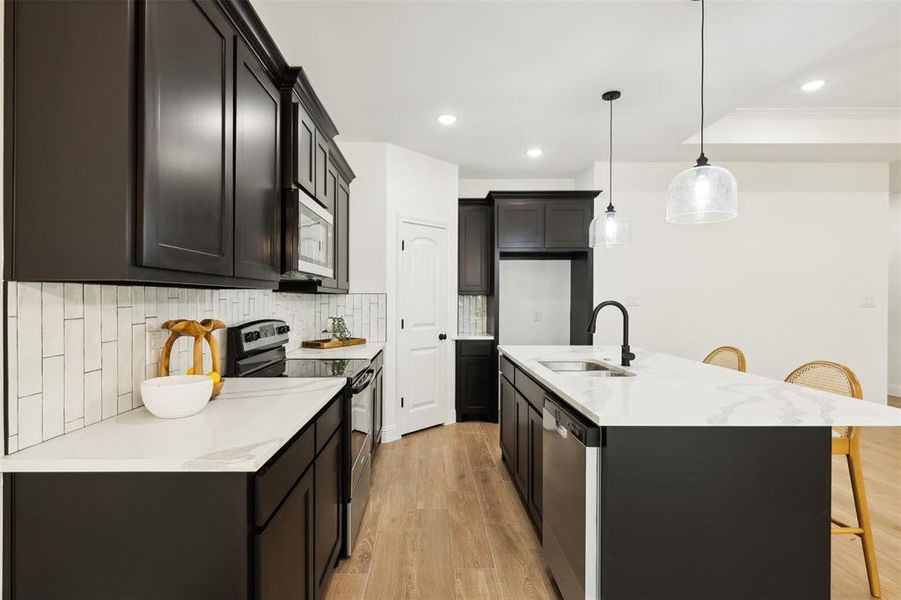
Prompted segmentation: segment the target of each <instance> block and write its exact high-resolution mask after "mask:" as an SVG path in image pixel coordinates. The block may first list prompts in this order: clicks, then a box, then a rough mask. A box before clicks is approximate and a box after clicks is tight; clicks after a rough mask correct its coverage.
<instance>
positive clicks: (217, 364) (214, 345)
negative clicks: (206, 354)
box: [160, 319, 225, 398]
mask: <svg viewBox="0 0 901 600" xmlns="http://www.w3.org/2000/svg"><path fill="white" fill-rule="evenodd" d="M224 328H225V323H223V322H222V321H220V320H218V319H204V320H203V321H200V322H197V321H191V320H189V319H175V320H171V321H166V322H165V323H163V326H162V329H168V330H169V331H170V332H171V333H170V334H169V339H167V340H166V343H165V344H164V345H163V349H162V352H161V353H160V377H167V376H168V375H169V357H170V356H171V354H172V347H173V346H174V345H175V341H176V340H177V339H178V338H180V337H182V336H187V337H193V338H194V374H195V375H203V341H204V340H206V343H207V344H209V345H210V355H211V357H212V359H213V360H212V363H213V370H212V372H213V373H216V374H218V375H219V381H218V383H217V382H215V380H214V382H213V393H212V395H211V398H215V397H216V396H218V395H219V392H221V391H222V386H223V385H224V383H225V382H224V381H222V356H221V354H220V353H219V342H217V341H216V338H215V337H214V336H213V332H214V331H216V330H217V329H224Z"/></svg>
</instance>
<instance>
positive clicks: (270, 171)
mask: <svg viewBox="0 0 901 600" xmlns="http://www.w3.org/2000/svg"><path fill="white" fill-rule="evenodd" d="M235 71H236V72H235V214H236V215H237V219H238V220H237V223H236V225H237V226H236V227H235V244H236V247H235V275H236V276H238V277H249V278H253V279H267V280H277V279H278V278H279V271H280V269H279V258H280V257H279V254H278V250H279V229H280V226H281V224H280V220H279V215H280V210H279V208H280V204H281V202H280V186H279V142H278V131H279V114H280V111H279V92H278V89H277V88H276V87H275V85H274V84H273V83H272V81H271V80H270V79H269V76H268V74H267V73H266V72H265V71H264V69H263V65H262V64H261V63H260V62H259V60H258V59H257V57H256V55H254V54H253V52H251V51H250V49H249V48H248V47H247V46H246V45H244V44H243V43H239V47H238V63H237V66H236V69H235Z"/></svg>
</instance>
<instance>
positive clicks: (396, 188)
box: [339, 142, 458, 442]
mask: <svg viewBox="0 0 901 600" xmlns="http://www.w3.org/2000/svg"><path fill="white" fill-rule="evenodd" d="M339 146H340V148H341V151H342V152H343V153H344V155H345V157H346V158H347V161H348V163H349V164H350V166H351V168H353V170H354V172H355V173H356V175H357V179H355V180H354V182H353V183H352V184H351V185H352V188H351V189H352V192H351V201H352V202H353V203H354V204H353V211H358V210H359V211H360V212H358V213H356V215H355V216H354V218H353V219H352V220H351V223H350V236H351V245H350V263H351V285H352V286H353V290H352V291H362V288H363V286H365V287H366V288H369V289H367V291H376V290H377V291H384V292H385V293H386V294H387V301H388V341H387V343H386V344H385V365H386V367H385V406H384V422H383V423H384V424H383V433H382V439H383V441H386V442H389V441H392V440H395V439H397V438H398V437H400V430H399V428H398V418H399V411H398V409H399V407H400V390H399V389H398V383H397V382H398V378H397V372H398V368H399V365H398V361H397V338H398V326H399V323H400V315H398V314H397V270H398V260H399V256H398V254H399V243H398V239H397V231H398V220H399V218H400V217H408V218H413V219H421V220H425V221H429V222H433V223H434V222H437V223H443V224H446V225H447V233H448V235H447V243H448V255H447V261H448V286H447V290H448V295H447V326H448V332H454V331H456V330H457V310H456V306H457V295H456V289H457V192H458V183H457V180H458V170H457V166H456V165H453V164H450V163H447V162H444V161H441V160H438V159H435V158H432V157H429V156H426V155H424V154H420V153H418V152H413V151H411V150H406V149H404V148H400V147H398V146H394V145H392V144H385V143H374V142H345V143H341V144H339ZM352 214H353V213H352ZM357 215H359V217H357ZM453 382H454V357H453V345H452V344H451V343H448V346H447V386H448V387H447V422H451V421H453V420H455V415H454V401H453V398H454V397H453Z"/></svg>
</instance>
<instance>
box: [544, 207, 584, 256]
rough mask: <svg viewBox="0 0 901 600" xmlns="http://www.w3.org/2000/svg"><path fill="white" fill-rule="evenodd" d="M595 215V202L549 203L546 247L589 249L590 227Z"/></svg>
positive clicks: (545, 224) (545, 215)
mask: <svg viewBox="0 0 901 600" xmlns="http://www.w3.org/2000/svg"><path fill="white" fill-rule="evenodd" d="M593 214H594V203H593V202H584V201H566V200H563V201H560V202H547V203H546V204H545V206H544V245H545V247H546V248H586V247H588V226H589V225H590V224H591V218H592V215H593Z"/></svg>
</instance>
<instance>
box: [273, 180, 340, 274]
mask: <svg viewBox="0 0 901 600" xmlns="http://www.w3.org/2000/svg"><path fill="white" fill-rule="evenodd" d="M285 193H286V194H288V201H287V206H288V210H287V211H286V220H287V223H288V225H287V227H288V228H289V231H287V232H286V241H285V243H286V244H288V245H290V246H291V247H292V248H291V249H292V251H293V252H289V253H288V254H289V255H291V254H293V257H294V259H296V260H294V259H292V260H291V261H289V262H291V264H289V265H286V273H285V276H287V277H290V278H294V279H316V278H320V277H325V278H329V279H331V278H333V277H334V276H335V219H334V216H333V215H332V214H331V213H330V212H329V211H328V210H327V209H326V208H325V207H323V206H322V205H321V204H319V203H318V202H316V200H314V199H313V198H311V197H310V196H308V195H307V194H306V193H304V192H302V191H300V190H296V189H289V190H286V192H285Z"/></svg>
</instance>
